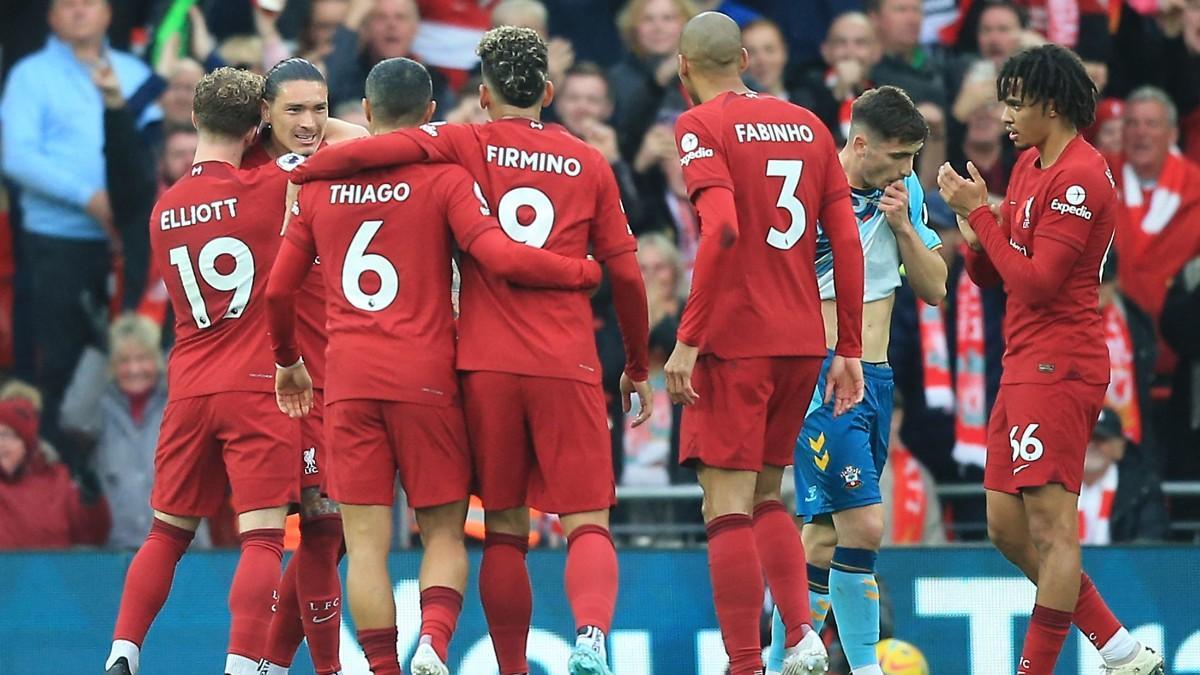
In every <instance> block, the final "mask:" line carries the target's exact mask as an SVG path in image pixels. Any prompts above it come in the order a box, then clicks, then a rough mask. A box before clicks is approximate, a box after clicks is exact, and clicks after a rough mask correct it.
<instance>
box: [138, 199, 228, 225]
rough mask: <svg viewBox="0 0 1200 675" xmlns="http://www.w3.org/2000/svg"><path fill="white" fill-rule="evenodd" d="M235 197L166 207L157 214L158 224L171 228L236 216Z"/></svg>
mask: <svg viewBox="0 0 1200 675" xmlns="http://www.w3.org/2000/svg"><path fill="white" fill-rule="evenodd" d="M237 201H238V200H237V197H230V198H228V199H217V200H214V201H211V202H206V203H204V204H189V205H187V206H181V207H179V208H177V209H166V210H165V211H163V212H162V213H160V214H159V216H158V225H159V227H160V228H162V229H163V230H173V229H175V228H177V227H190V226H192V225H203V224H204V223H208V222H211V221H214V220H216V221H219V220H221V219H223V218H225V217H226V216H228V217H229V218H236V217H237Z"/></svg>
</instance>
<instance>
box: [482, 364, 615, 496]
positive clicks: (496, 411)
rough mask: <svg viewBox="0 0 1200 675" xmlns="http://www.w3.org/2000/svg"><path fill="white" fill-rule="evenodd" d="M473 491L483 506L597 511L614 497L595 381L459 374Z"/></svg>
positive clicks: (602, 407) (608, 443) (600, 395)
mask: <svg viewBox="0 0 1200 675" xmlns="http://www.w3.org/2000/svg"><path fill="white" fill-rule="evenodd" d="M462 384H463V400H464V403H465V408H466V413H467V429H468V430H469V431H470V435H471V456H472V459H473V460H474V464H475V493H476V494H477V495H479V498H480V499H481V500H482V501H483V507H484V508H485V509H487V510H489V511H503V510H505V509H513V508H517V507H520V506H532V507H533V508H535V509H538V510H539V511H546V512H548V513H559V514H563V513H581V512H584V511H600V510H603V509H608V508H610V507H612V505H613V504H616V503H617V493H616V481H615V480H614V479H613V460H612V440H611V438H610V436H609V432H608V410H607V408H606V407H605V405H604V391H603V390H602V389H601V388H600V384H599V383H596V384H589V383H586V382H579V381H577V380H567V379H560V378H552V377H532V376H526V375H514V374H511V373H497V372H491V371H474V372H469V373H463V375H462Z"/></svg>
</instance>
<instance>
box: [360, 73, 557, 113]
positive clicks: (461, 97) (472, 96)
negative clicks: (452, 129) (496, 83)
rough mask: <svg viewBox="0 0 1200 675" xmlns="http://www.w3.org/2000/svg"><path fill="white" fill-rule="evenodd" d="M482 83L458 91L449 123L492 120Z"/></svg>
mask: <svg viewBox="0 0 1200 675" xmlns="http://www.w3.org/2000/svg"><path fill="white" fill-rule="evenodd" d="M482 82H483V79H482V77H480V76H479V75H475V76H473V77H471V79H469V80H467V81H466V82H465V83H464V84H463V86H462V88H461V89H459V90H458V96H456V97H455V104H454V109H452V110H450V111H448V112H446V113H445V115H446V121H447V122H450V123H453V124H485V123H487V122H488V121H489V120H490V119H491V118H489V117H488V114H487V111H486V110H484V109H483V106H481V105H479V85H480V84H481V83H482ZM560 98H561V95H560V94H559V93H558V92H555V95H554V103H555V105H558V102H559V100H560ZM360 107H361V106H360ZM343 119H344V118H343Z"/></svg>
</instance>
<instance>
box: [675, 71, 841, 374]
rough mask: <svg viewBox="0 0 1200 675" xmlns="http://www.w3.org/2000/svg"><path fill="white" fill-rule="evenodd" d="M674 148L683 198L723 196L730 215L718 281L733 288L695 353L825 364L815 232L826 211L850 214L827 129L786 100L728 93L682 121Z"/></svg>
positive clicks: (722, 298) (724, 294) (724, 295)
mask: <svg viewBox="0 0 1200 675" xmlns="http://www.w3.org/2000/svg"><path fill="white" fill-rule="evenodd" d="M675 140H676V143H677V145H678V147H679V155H680V164H682V165H683V177H684V180H685V182H686V183H687V190H688V195H689V196H690V197H691V198H692V199H693V200H695V199H696V196H697V194H698V193H699V192H700V191H701V190H703V189H704V188H708V187H724V188H728V189H730V190H732V191H733V194H734V203H735V205H736V208H737V221H738V229H739V236H738V239H737V242H736V244H735V245H734V247H733V251H732V253H731V255H730V256H729V257H728V264H729V265H731V266H732V267H731V269H728V270H724V271H723V272H722V276H724V278H726V279H728V280H730V282H732V283H736V288H731V289H726V290H723V291H721V292H720V294H719V296H718V297H717V298H716V300H715V305H714V306H713V309H712V313H711V318H710V319H709V325H708V326H706V329H705V337H704V338H703V341H702V344H700V345H697V346H698V347H699V348H700V352H701V353H703V354H715V355H716V356H718V357H720V358H723V359H733V358H746V357H756V356H824V355H825V353H826V347H825V329H824V322H823V320H822V318H821V296H820V293H819V292H818V289H817V273H816V264H815V259H816V241H817V232H816V225H817V223H818V221H819V220H820V219H821V218H822V215H823V214H825V212H826V209H828V208H834V207H835V206H836V207H838V208H843V209H849V208H850V207H849V202H848V201H846V200H848V197H849V192H850V188H849V185H848V184H847V183H846V175H845V173H844V172H843V170H842V165H841V163H840V162H839V161H838V156H837V149H836V148H835V147H834V144H833V138H832V137H831V136H830V135H829V131H828V130H827V129H826V128H825V125H824V124H823V123H822V122H821V121H820V120H819V119H818V118H817V117H816V115H813V114H812V113H811V112H809V111H808V110H806V109H804V108H801V107H799V106H796V105H792V104H791V103H788V102H786V101H783V100H780V99H777V98H774V97H770V96H762V97H760V96H757V95H756V94H754V93H753V92H748V93H743V94H738V93H734V92H726V93H724V94H722V95H720V96H718V97H716V98H714V99H712V100H710V101H707V102H705V103H703V104H701V105H698V106H695V107H693V108H692V109H690V110H688V111H687V112H685V113H684V114H682V115H680V117H679V120H678V122H676V125H675ZM839 202H844V203H839ZM851 215H852V214H851ZM704 225H705V224H704V223H703V222H701V223H700V227H701V228H703V227H704ZM733 280H736V281H733ZM685 311H686V310H685ZM685 321H686V316H685Z"/></svg>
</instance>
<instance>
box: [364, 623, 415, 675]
mask: <svg viewBox="0 0 1200 675" xmlns="http://www.w3.org/2000/svg"><path fill="white" fill-rule="evenodd" d="M358 644H360V645H362V649H363V652H364V653H365V654H366V655H367V664H368V665H370V666H371V672H372V673H373V674H374V675H404V671H403V670H401V668H400V656H399V655H398V654H397V653H396V627H395V626H392V627H391V628H374V629H371V630H360V631H358Z"/></svg>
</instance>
